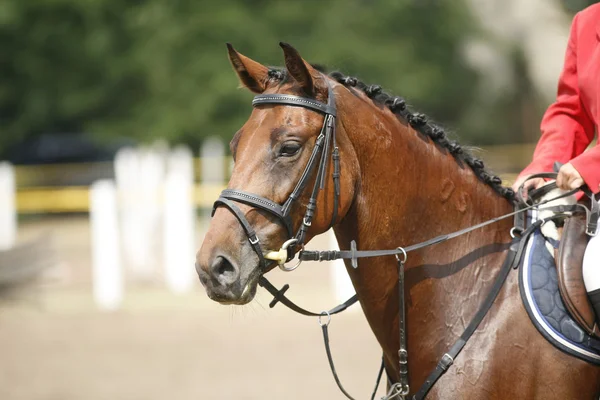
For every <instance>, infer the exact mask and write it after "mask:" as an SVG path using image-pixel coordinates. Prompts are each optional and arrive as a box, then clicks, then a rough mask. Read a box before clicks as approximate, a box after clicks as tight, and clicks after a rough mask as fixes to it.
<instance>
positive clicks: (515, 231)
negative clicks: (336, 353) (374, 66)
mask: <svg viewBox="0 0 600 400" xmlns="http://www.w3.org/2000/svg"><path fill="white" fill-rule="evenodd" d="M327 84H328V101H327V104H323V103H321V102H319V101H316V100H313V99H309V98H304V97H299V96H292V95H284V94H269V95H258V96H256V97H255V98H254V100H253V101H252V105H253V106H254V107H257V106H260V105H264V104H275V105H287V106H294V107H303V108H307V109H310V110H313V111H317V112H319V113H322V114H324V120H323V126H322V128H321V132H320V134H319V135H318V137H317V139H316V142H315V146H314V148H313V151H312V153H311V155H310V158H309V160H308V163H307V165H306V167H305V169H304V171H303V173H302V175H301V177H300V180H299V181H298V183H297V184H296V186H295V188H294V190H293V191H292V193H291V194H290V195H289V197H288V198H287V200H286V201H285V202H284V203H283V204H282V205H280V204H278V203H275V202H273V201H271V200H269V199H266V198H264V197H262V196H258V195H255V194H252V193H248V192H245V191H241V190H235V189H226V190H224V191H223V192H221V194H220V196H219V198H218V199H217V201H215V203H214V205H213V211H212V215H214V213H215V211H216V209H217V208H218V207H226V208H227V209H229V210H230V211H231V212H232V214H233V215H234V216H235V217H236V219H237V220H238V221H239V223H240V225H241V226H242V228H243V229H244V232H245V233H246V236H247V238H248V241H249V242H250V245H251V246H252V249H253V250H254V251H255V253H256V254H257V256H258V258H259V262H260V266H261V268H262V270H263V271H265V270H266V267H267V261H266V260H267V259H269V260H273V261H276V262H277V263H278V265H279V267H280V268H281V269H282V270H284V271H292V270H294V269H296V268H297V267H298V266H299V265H300V264H301V263H302V262H303V261H332V260H337V259H350V260H351V265H352V267H353V268H358V259H359V258H367V257H384V256H395V257H396V261H397V267H398V291H399V293H398V294H399V296H398V298H399V335H400V338H399V350H398V356H399V371H400V381H399V382H397V383H394V384H392V385H391V387H390V390H389V392H388V393H387V395H386V396H385V397H383V398H382V400H391V399H406V398H407V397H408V396H409V394H410V387H409V380H408V349H407V345H406V315H405V312H406V307H405V293H404V291H405V283H404V265H405V262H406V260H407V257H408V253H409V252H411V251H416V250H419V249H423V248H426V247H428V246H432V245H434V244H438V243H442V242H445V241H447V240H450V239H453V238H456V237H458V236H461V235H464V234H466V233H469V232H472V231H474V230H477V229H480V228H483V227H485V226H487V225H490V224H493V223H495V222H498V221H500V220H503V219H506V218H509V217H514V218H515V225H514V227H513V228H512V229H511V231H510V235H511V237H512V241H511V243H510V247H509V251H508V255H507V257H506V259H505V261H504V264H503V265H502V267H501V269H500V272H499V273H498V276H497V277H496V280H495V282H494V284H493V285H492V288H491V289H490V291H489V293H488V295H487V297H486V298H485V300H484V302H483V303H482V305H481V306H480V308H479V310H478V311H477V313H476V314H475V316H474V317H473V318H472V320H471V321H470V323H469V325H468V326H467V328H466V329H465V331H464V332H463V333H462V335H461V336H460V338H459V339H458V340H457V341H456V342H455V343H454V345H453V346H452V347H451V348H450V349H449V350H448V352H446V353H445V354H444V355H443V356H442V358H441V359H440V361H439V362H438V364H437V366H436V368H435V369H434V371H432V372H431V374H430V375H429V376H428V377H427V379H426V381H425V382H424V383H423V385H422V386H421V388H420V389H419V390H418V391H417V392H416V393H415V394H414V395H412V397H410V399H413V400H421V399H423V398H424V397H425V396H426V395H427V393H428V392H429V391H430V390H431V388H432V387H433V385H434V384H435V383H436V382H437V380H438V379H439V378H440V377H441V376H442V375H443V374H444V373H445V372H446V371H447V370H448V368H449V367H450V366H451V365H452V364H453V363H454V359H455V358H456V356H457V355H458V354H459V353H460V351H461V350H462V349H463V347H464V346H465V344H466V343H467V341H468V340H469V338H470V337H471V335H472V334H473V333H474V332H475V330H476V329H477V327H478V326H479V324H480V323H481V321H482V320H483V318H484V317H485V315H486V314H487V312H488V311H489V309H490V308H491V307H492V304H493V303H494V301H495V299H496V297H497V295H498V293H499V292H500V290H501V288H502V286H503V285H504V282H505V281H506V278H507V276H508V274H509V272H510V270H511V269H512V268H516V267H518V265H519V262H520V259H521V256H522V252H523V249H524V247H525V244H526V243H527V238H528V237H529V235H531V234H532V233H533V232H534V231H535V230H536V229H537V228H538V227H540V226H541V225H543V223H545V222H546V221H547V220H550V219H553V218H556V217H557V216H556V215H555V216H551V217H548V218H547V219H545V220H538V221H536V222H535V223H534V224H532V225H531V226H529V227H528V228H527V229H525V218H524V216H523V213H525V212H526V211H528V210H531V209H534V208H537V209H540V210H552V211H555V212H558V213H561V214H559V216H565V215H566V214H565V213H567V212H572V213H575V212H581V211H582V210H585V212H586V216H587V233H588V234H590V235H595V234H596V231H597V228H598V220H599V216H600V206H599V203H598V201H597V200H596V199H595V197H594V195H593V194H592V193H591V192H590V191H589V189H587V188H585V187H582V188H578V189H574V190H571V191H568V192H566V193H563V194H561V195H558V196H556V197H554V198H552V199H548V200H544V201H542V202H539V203H535V202H534V201H533V200H532V198H537V197H538V196H542V195H544V194H546V193H548V192H549V191H551V190H553V189H555V188H556V184H555V183H551V184H549V185H546V186H544V187H542V188H540V189H536V190H534V191H531V192H530V196H529V199H528V200H525V196H524V192H523V190H524V183H523V185H521V187H520V188H519V191H518V193H517V202H516V204H515V211H513V212H511V213H508V214H504V215H501V216H499V217H496V218H492V219H490V220H487V221H484V222H481V223H479V224H476V225H473V226H470V227H467V228H464V229H461V230H458V231H456V232H452V233H448V234H444V235H440V236H437V237H434V238H432V239H429V240H426V241H424V242H421V243H416V244H412V245H410V246H406V247H397V248H395V249H387V250H357V248H356V242H355V241H352V242H351V248H350V250H341V251H335V250H334V251H307V250H304V249H303V245H304V240H305V238H306V232H307V231H308V229H309V228H310V226H311V224H312V218H313V217H314V213H315V211H316V208H317V196H318V193H319V191H320V190H322V189H323V188H324V185H325V180H326V175H327V164H328V156H329V153H330V152H331V157H332V160H333V174H332V177H333V182H334V207H333V215H332V218H331V222H330V224H329V228H331V227H332V226H333V225H334V224H335V222H336V219H337V216H338V208H339V196H340V181H339V178H340V163H339V158H340V157H339V149H338V147H337V143H336V139H335V127H336V115H337V111H336V105H335V97H334V93H333V90H332V88H331V86H330V84H329V82H327ZM330 149H331V151H330ZM317 163H318V164H317ZM315 168H316V171H317V172H316V180H315V183H314V186H313V190H312V193H311V197H310V199H309V201H308V204H307V206H306V211H305V214H304V217H303V219H302V223H301V225H300V227H299V229H298V231H297V232H296V235H295V236H292V235H293V228H292V220H291V216H290V210H291V207H292V205H293V203H294V202H295V201H296V200H297V199H298V198H299V197H300V196H301V195H302V193H303V192H304V190H305V188H306V186H307V185H308V181H309V179H310V178H311V177H312V176H313V171H314V170H315ZM556 175H557V174H556V173H542V174H536V175H532V176H530V177H529V178H528V179H534V178H538V177H540V178H554V179H556ZM580 190H582V191H583V192H584V193H585V194H586V195H587V196H588V197H589V198H590V199H591V202H592V206H591V210H590V209H588V208H587V207H586V206H584V205H583V204H574V205H568V206H551V207H544V208H540V207H541V206H542V205H544V204H547V203H549V202H552V201H555V200H558V199H561V198H564V197H568V196H571V195H573V194H575V193H577V192H578V191H580ZM236 202H238V203H243V204H246V205H249V206H252V207H255V208H258V209H260V210H262V211H265V212H267V213H270V214H271V215H273V216H275V217H276V218H277V219H278V220H279V221H280V222H281V223H282V225H283V226H284V227H285V229H286V230H287V233H288V237H289V239H288V240H287V241H286V242H285V243H284V244H283V245H282V247H281V249H280V250H279V251H270V252H268V253H267V254H264V253H263V250H262V248H261V245H260V241H259V239H258V236H257V235H256V232H255V231H254V229H253V228H252V226H251V224H250V223H249V222H248V220H247V219H246V217H245V215H244V213H243V212H242V210H241V209H240V208H239V207H238V206H237V205H236V204H235V203H236ZM329 228H328V229H329ZM298 247H300V248H302V250H301V251H300V252H299V254H298V262H297V264H296V265H295V266H293V267H291V268H288V267H286V266H285V263H286V262H288V261H290V260H291V259H292V258H294V255H295V252H296V248H298ZM258 284H259V285H260V286H262V287H264V288H265V289H266V290H267V291H269V293H271V294H272V295H273V297H274V299H273V300H272V301H271V303H270V304H269V307H271V308H272V307H274V306H275V305H276V304H277V303H278V302H280V303H282V304H284V305H285V306H286V307H288V308H290V309H291V310H293V311H296V312H298V313H300V314H303V315H307V316H316V317H318V322H319V325H320V326H321V328H322V331H323V340H324V343H325V351H326V353H327V358H328V361H329V365H330V368H331V371H332V373H333V376H334V379H335V381H336V384H337V385H338V387H339V388H340V390H341V391H342V393H343V394H344V395H345V396H346V397H347V398H348V399H351V400H353V398H352V397H351V396H350V395H349V394H348V393H347V392H346V390H345V389H344V388H343V386H342V384H341V382H340V380H339V378H338V376H337V372H336V370H335V366H334V363H333V358H332V355H331V349H330V346H329V333H328V326H329V323H330V322H331V315H333V314H337V313H339V312H342V311H344V310H346V309H347V308H348V307H350V306H351V305H353V304H355V303H356V302H357V301H358V296H357V295H356V294H355V295H354V296H352V297H351V298H349V299H348V300H347V301H345V302H344V303H342V304H340V305H338V306H336V307H334V308H332V309H331V310H329V311H322V312H320V313H316V312H312V311H308V310H306V309H304V308H302V307H300V306H298V305H296V304H295V303H293V302H292V301H291V300H289V299H288V298H287V297H286V296H285V292H286V291H287V290H288V289H289V285H287V284H286V285H284V287H283V288H282V289H281V290H278V289H277V288H276V287H275V286H273V285H272V284H271V283H270V282H269V281H268V280H267V278H265V277H264V275H261V276H260V278H259V280H258ZM323 317H326V318H327V320H326V321H323ZM384 369H385V366H384V363H383V361H382V364H381V368H380V370H379V374H378V377H377V381H376V386H375V390H374V392H373V394H372V396H371V399H374V398H375V393H376V391H377V388H378V386H379V383H380V379H381V376H382V373H383V370H384Z"/></svg>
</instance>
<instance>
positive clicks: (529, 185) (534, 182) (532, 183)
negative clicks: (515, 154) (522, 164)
mask: <svg viewBox="0 0 600 400" xmlns="http://www.w3.org/2000/svg"><path fill="white" fill-rule="evenodd" d="M530 176H531V175H525V176H522V177H520V178H519V179H517V180H516V181H515V183H513V185H512V189H513V190H514V191H515V192H517V191H518V190H519V186H521V185H522V184H523V182H525V181H527V182H525V186H524V188H525V196H527V191H528V189H537V188H539V187H541V186H543V185H544V184H545V183H546V181H545V180H544V179H543V178H535V179H529V177H530ZM527 179H529V180H527Z"/></svg>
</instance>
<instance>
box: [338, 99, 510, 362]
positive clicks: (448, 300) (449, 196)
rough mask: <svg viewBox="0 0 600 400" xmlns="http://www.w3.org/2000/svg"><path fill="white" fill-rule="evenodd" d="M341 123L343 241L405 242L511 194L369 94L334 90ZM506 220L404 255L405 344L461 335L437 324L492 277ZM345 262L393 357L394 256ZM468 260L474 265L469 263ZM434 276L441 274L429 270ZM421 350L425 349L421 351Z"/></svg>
mask: <svg viewBox="0 0 600 400" xmlns="http://www.w3.org/2000/svg"><path fill="white" fill-rule="evenodd" d="M344 110H351V112H345V111H344ZM340 122H341V125H342V129H343V130H344V131H345V133H346V135H347V136H348V138H349V139H350V141H351V143H352V145H353V148H354V150H355V153H356V156H357V159H358V164H359V166H360V167H359V173H358V174H359V176H358V177H357V179H358V182H357V183H356V193H355V198H354V201H353V205H352V207H351V208H350V210H349V212H348V213H347V215H346V216H345V218H344V220H343V221H342V222H341V223H340V224H339V225H338V226H336V228H335V233H336V236H337V238H338V242H339V244H340V247H341V248H346V249H348V248H349V247H350V241H351V240H356V243H357V247H358V249H360V250H372V249H390V248H395V247H398V246H404V247H405V246H408V245H410V244H414V243H418V242H421V241H425V240H427V239H430V238H432V237H434V236H438V235H440V234H444V233H450V232H453V231H456V230H459V229H461V228H464V227H467V226H471V225H474V224H476V223H479V222H482V221H485V220H488V219H490V218H493V217H495V216H498V215H501V214H504V213H507V212H510V211H511V205H510V203H509V202H508V201H507V200H506V199H504V198H502V197H500V196H499V195H497V194H496V193H495V192H494V191H493V189H492V188H491V187H490V186H488V185H486V184H485V183H483V182H481V181H480V180H479V179H478V178H477V177H476V176H475V174H474V173H473V171H472V170H471V169H470V168H469V167H468V166H466V165H464V166H463V167H461V166H460V165H459V164H458V163H457V161H456V160H455V159H454V158H453V156H452V155H450V154H447V153H445V152H444V151H443V150H441V149H440V148H438V146H437V145H436V144H435V143H433V142H432V141H431V139H428V138H426V137H423V136H422V135H421V134H420V133H417V132H416V131H414V130H413V129H412V128H410V127H409V126H408V125H406V124H403V123H402V122H400V120H399V119H398V118H397V117H396V116H395V115H393V114H392V113H391V112H389V110H387V109H379V108H377V107H375V106H374V105H373V104H372V103H371V102H370V100H368V99H366V98H360V96H355V95H350V94H348V95H346V96H342V99H341V100H340ZM342 173H343V171H342ZM510 223H511V221H503V222H501V223H497V224H494V225H493V226H490V227H488V228H485V229H481V230H478V231H476V232H474V233H472V234H468V235H464V236H461V237H458V238H455V239H452V240H451V241H448V242H446V243H443V244H438V245H435V246H432V247H430V248H428V249H425V250H421V251H416V252H414V253H409V254H408V261H407V264H406V268H407V270H406V282H407V293H408V295H407V296H408V299H409V304H408V324H409V352H410V351H411V348H410V335H411V333H412V334H413V335H415V332H416V331H417V330H418V331H419V332H435V335H437V336H438V337H437V339H440V337H442V336H443V335H446V336H448V334H450V336H456V335H457V334H458V335H460V332H446V331H448V330H451V329H452V327H454V326H455V324H454V321H453V320H448V318H454V319H460V318H463V315H471V310H474V309H475V308H476V307H477V306H478V305H479V303H480V302H481V299H482V296H484V295H485V290H484V289H485V288H482V287H481V283H480V282H478V278H479V279H480V280H481V277H482V276H483V275H484V276H485V277H489V276H495V271H496V270H497V269H498V268H499V266H500V263H498V262H493V263H489V264H491V265H487V266H484V264H486V262H489V261H491V260H492V259H491V258H490V257H495V256H494V254H495V255H501V252H500V250H501V249H502V248H504V247H503V243H506V242H507V241H508V240H509V235H508V232H509V229H510ZM478 252H479V253H478ZM490 252H491V253H490ZM487 253H490V254H492V255H491V256H488V255H486V254H487ZM469 254H471V255H475V256H473V257H472V258H470V259H469V260H473V259H474V260H473V261H472V262H468V261H466V262H462V263H461V262H457V260H460V259H461V258H463V257H465V256H467V255H469ZM477 254H479V256H477ZM465 263H466V265H463V264H465ZM346 265H347V270H348V273H349V275H350V277H351V279H352V282H353V284H354V287H355V289H356V292H357V294H358V295H359V299H360V301H361V305H362V307H363V310H364V312H365V316H366V318H367V320H368V321H369V324H370V325H371V328H372V330H373V332H374V333H375V336H376V337H377V339H378V341H379V342H380V344H381V346H382V347H383V349H384V353H385V354H386V355H387V356H388V365H392V366H394V365H397V363H396V362H394V360H397V358H396V354H397V351H398V335H397V332H398V331H397V318H398V296H397V287H398V286H397V285H398V283H397V277H398V274H397V268H396V263H395V259H394V258H393V257H378V258H367V259H361V260H359V267H358V268H357V269H353V268H352V267H350V266H349V264H348V263H347V264H346ZM477 265H478V266H479V268H477V267H476V268H475V269H474V268H473V266H477ZM474 271H475V272H474ZM441 277H444V279H438V278H441ZM487 281H489V279H487V280H486V282H487ZM477 289H481V290H479V292H480V293H478V292H476V291H477ZM467 299H468V300H467ZM458 308H460V309H461V310H462V311H460V312H458V311H457V309H458ZM421 314H422V315H421ZM448 315H449V316H450V317H448ZM415 316H417V318H415ZM457 322H458V325H459V326H463V325H462V324H461V323H460V321H457ZM390 327H393V329H390ZM420 334H422V333H420ZM420 352H421V353H422V354H421V356H422V357H427V355H426V354H425V353H426V352H423V351H420ZM432 357H433V356H432ZM392 368H393V367H392ZM392 373H393V371H392Z"/></svg>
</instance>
